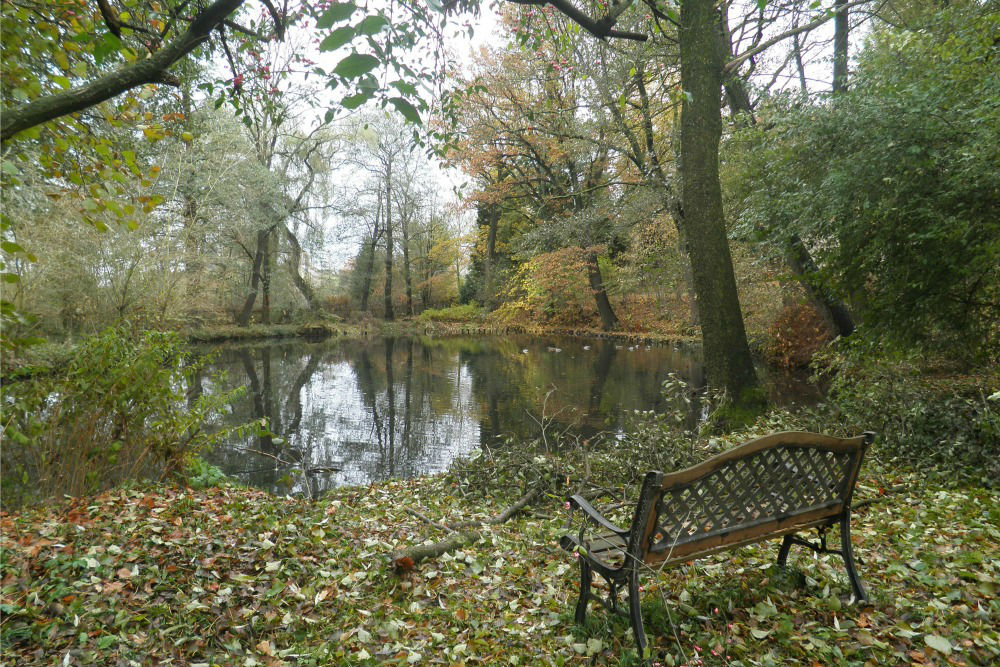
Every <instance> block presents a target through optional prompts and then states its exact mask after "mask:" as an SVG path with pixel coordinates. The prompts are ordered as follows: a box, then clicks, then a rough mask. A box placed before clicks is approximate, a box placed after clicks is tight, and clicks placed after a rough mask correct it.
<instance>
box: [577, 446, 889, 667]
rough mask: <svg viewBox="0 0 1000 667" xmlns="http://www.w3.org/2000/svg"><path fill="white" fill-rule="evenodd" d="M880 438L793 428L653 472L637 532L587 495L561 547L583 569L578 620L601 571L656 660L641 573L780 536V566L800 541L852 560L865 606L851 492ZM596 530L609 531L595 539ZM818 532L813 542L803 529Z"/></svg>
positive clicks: (645, 485)
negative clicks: (579, 519) (624, 594)
mask: <svg viewBox="0 0 1000 667" xmlns="http://www.w3.org/2000/svg"><path fill="white" fill-rule="evenodd" d="M873 438H874V434H872V433H865V434H864V435H861V436H858V437H855V438H846V439H844V438H833V437H829V436H825V435H818V434H815V433H802V432H786V433H776V434H774V435H769V436H766V437H763V438H760V439H758V440H754V441H752V442H748V443H745V444H743V445H740V446H738V447H735V448H733V449H730V450H728V451H726V452H723V453H721V454H719V455H717V456H714V457H712V458H710V459H708V460H706V461H704V462H702V463H700V464H698V465H695V466H692V467H690V468H686V469H684V470H680V471H678V472H674V473H671V474H664V473H662V472H659V471H652V472H649V473H647V474H646V476H645V478H644V479H643V482H642V488H641V490H640V492H639V500H638V502H637V503H636V505H635V510H634V512H633V515H632V517H633V518H632V525H631V526H630V527H629V528H619V527H618V526H616V525H615V524H614V523H612V522H611V521H609V520H608V519H607V518H606V517H604V516H603V515H602V514H601V513H600V512H598V511H597V510H596V509H594V507H593V506H592V505H591V504H590V503H589V502H588V501H587V500H586V499H585V498H583V497H582V496H579V495H576V496H573V497H572V498H570V505H571V506H574V507H576V508H579V509H580V510H582V511H583V513H584V515H585V516H586V519H587V521H584V523H583V525H582V527H581V528H580V531H579V533H578V534H576V535H572V534H571V535H564V536H563V537H562V539H561V540H560V545H561V546H562V548H563V549H565V550H567V551H569V552H576V553H577V554H578V560H579V563H580V599H579V601H578V602H577V605H576V621H577V623H583V621H584V619H585V618H586V615H587V603H588V601H589V600H590V597H591V581H592V577H593V572H597V573H598V574H600V575H601V576H602V577H604V579H605V580H606V581H607V582H608V588H609V594H608V599H607V600H603V599H598V601H599V602H601V603H602V604H603V605H604V606H605V607H607V608H609V609H610V610H611V611H618V610H619V607H618V588H619V587H620V586H622V585H624V584H627V587H628V602H629V617H630V621H631V625H632V631H633V633H634V634H635V640H636V644H637V645H638V647H639V655H640V659H642V660H643V661H644V664H646V661H648V659H649V656H648V655H647V651H646V635H645V634H644V632H643V627H642V611H641V609H640V607H639V575H640V573H641V572H642V570H643V569H652V570H654V571H655V570H656V569H658V568H664V567H669V566H672V565H676V564H679V563H685V562H688V561H690V560H693V559H694V558H698V557H701V556H705V555H707V554H711V553H715V552H718V551H724V550H727V549H734V548H736V547H739V546H743V545H746V544H752V543H754V542H760V541H762V540H768V539H771V538H776V537H782V538H784V539H783V540H782V542H781V548H780V549H779V550H778V565H779V566H781V567H784V565H785V562H786V560H787V558H788V551H789V549H791V547H792V545H793V544H798V545H802V546H805V547H809V548H810V549H813V550H814V551H817V552H819V553H836V554H839V555H840V556H841V557H842V558H843V559H844V565H845V566H846V568H847V574H848V577H849V578H850V581H851V587H852V588H853V591H854V597H855V599H857V600H863V601H864V600H867V599H868V598H867V595H866V593H865V589H864V587H863V586H862V585H861V579H860V578H859V577H858V573H857V569H856V568H855V565H854V555H853V552H852V549H851V533H850V528H851V526H850V522H851V496H852V494H853V492H854V484H855V482H856V481H857V478H858V470H859V469H860V467H861V460H862V458H863V457H864V454H865V450H867V448H868V445H870V444H871V442H872V439H873ZM838 522H839V523H840V549H839V550H833V549H827V547H826V530H827V529H828V528H829V527H831V526H832V525H833V524H835V523H838ZM591 524H594V525H596V526H598V527H599V528H600V529H601V530H600V531H599V532H594V533H592V534H588V531H587V528H588V527H589V526H590V525H591ZM811 528H816V529H818V530H819V535H820V542H819V544H814V543H812V542H809V541H806V540H804V539H801V538H799V537H798V536H797V535H796V533H799V532H801V531H804V530H806V529H811Z"/></svg>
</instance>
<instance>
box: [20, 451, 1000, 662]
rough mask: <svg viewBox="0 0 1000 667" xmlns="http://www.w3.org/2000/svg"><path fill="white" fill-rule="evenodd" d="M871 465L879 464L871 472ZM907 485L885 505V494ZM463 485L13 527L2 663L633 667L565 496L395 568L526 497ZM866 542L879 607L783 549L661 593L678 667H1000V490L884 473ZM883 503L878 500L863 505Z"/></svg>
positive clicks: (166, 491)
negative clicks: (572, 539)
mask: <svg viewBox="0 0 1000 667" xmlns="http://www.w3.org/2000/svg"><path fill="white" fill-rule="evenodd" d="M873 467H874V466H873ZM885 489H889V493H888V494H887V495H882V494H883V493H884V492H885ZM514 495H517V494H516V493H513V492H512V493H511V494H510V496H509V497H504V496H503V495H502V494H493V493H484V492H482V491H481V490H480V491H479V492H478V493H474V492H472V491H469V490H467V489H466V488H465V487H464V485H462V484H461V483H460V480H459V479H458V478H457V477H455V476H454V475H446V476H438V477H432V478H426V479H418V480H406V481H392V482H387V483H382V484H373V485H371V486H367V487H352V488H341V489H338V490H336V491H334V492H331V493H329V494H327V495H326V496H324V497H323V498H322V499H321V500H319V501H307V500H300V499H283V498H277V497H273V496H270V495H267V494H265V493H263V492H260V491H256V490H250V489H245V488H239V487H235V486H223V487H220V488H211V489H208V490H201V491H196V490H192V489H190V488H181V487H170V486H144V487H143V486H136V487H132V488H126V489H119V490H114V491H110V492H107V493H103V494H101V495H98V496H96V497H92V498H88V499H84V500H79V501H66V502H64V503H62V504H59V505H49V506H46V507H39V508H37V509H32V510H26V511H24V512H22V513H19V514H6V513H5V514H3V515H2V517H0V525H2V541H0V546H2V562H0V586H2V589H0V590H2V598H0V611H2V621H0V642H2V645H0V649H2V650H0V656H2V658H0V662H2V663H3V664H4V665H67V666H69V665H93V664H101V665H166V664H175V665H197V664H201V665H206V666H207V665H243V666H253V665H289V666H296V665H401V666H402V665H448V666H460V665H515V666H516V665H526V666H534V665H627V664H636V662H637V661H636V657H635V651H634V646H633V643H632V638H631V632H630V631H629V630H628V626H627V624H626V622H625V620H624V619H620V618H609V616H608V614H607V613H605V612H604V611H603V610H602V609H600V608H599V607H596V608H592V610H591V614H590V617H589V619H588V624H587V626H586V627H585V628H580V627H577V626H575V625H574V623H573V620H572V619H573V606H574V604H575V602H576V594H577V582H578V576H579V572H578V569H577V566H576V563H575V562H574V559H573V557H572V556H571V555H570V554H567V553H565V552H563V551H561V550H560V549H559V547H558V545H557V543H558V538H559V536H560V535H561V534H562V533H563V532H564V531H565V530H566V525H567V522H566V514H567V513H566V512H565V510H564V509H563V504H562V499H561V498H558V497H549V498H548V499H547V501H546V502H545V503H543V504H541V505H535V506H533V507H532V508H531V509H530V511H528V512H526V513H523V514H520V515H518V516H516V517H515V518H514V519H512V520H510V521H508V522H506V523H503V524H499V525H490V526H487V527H484V528H483V530H482V533H481V534H482V538H481V539H480V540H479V541H478V542H476V543H473V544H468V545H466V546H465V547H464V548H462V549H461V550H460V551H455V552H452V553H449V554H445V555H444V556H441V557H439V558H437V559H434V560H428V561H424V562H422V563H420V564H419V565H418V566H417V567H416V568H415V569H413V570H412V571H408V572H403V573H402V574H397V573H396V572H394V570H393V568H392V566H391V564H390V561H389V554H390V553H391V552H393V551H394V550H395V549H398V548H401V547H406V546H412V545H415V544H419V543H421V542H422V541H424V540H427V539H432V540H439V539H442V538H443V537H445V534H444V533H443V532H442V531H441V530H439V529H437V528H435V527H433V526H432V525H430V524H429V523H428V522H427V521H426V520H421V519H419V518H416V517H415V516H414V515H413V514H411V513H410V512H409V511H408V509H416V510H418V511H419V512H421V513H422V514H423V515H424V516H425V517H426V519H430V520H432V521H434V522H441V521H449V520H453V519H470V518H477V517H478V518H485V517H489V516H492V515H494V514H495V513H497V512H499V511H500V510H502V509H503V508H504V507H505V506H506V505H507V504H508V503H509V502H511V501H512V500H513V496H514ZM858 496H859V498H858V499H857V501H858V502H860V503H861V504H864V505H865V506H864V507H863V508H861V509H860V510H859V511H858V512H857V513H856V515H855V517H854V522H853V526H854V531H853V538H854V541H855V543H856V553H857V554H858V556H859V558H860V560H861V561H862V563H861V564H860V571H861V575H862V578H863V580H864V581H865V583H866V585H867V587H868V590H869V592H870V595H871V597H872V604H870V605H863V606H858V605H853V604H848V603H847V598H848V594H849V590H850V589H849V585H848V582H847V578H846V576H845V574H844V571H843V568H842V565H841V563H840V561H839V559H838V558H837V557H835V556H821V557H819V558H814V557H813V556H812V554H811V553H809V552H808V551H805V550H793V553H792V557H791V559H790V564H791V565H792V570H791V572H792V576H789V574H788V572H785V571H779V570H777V569H776V568H775V567H774V565H773V563H774V559H775V554H776V551H777V545H776V544H775V543H773V542H770V543H765V544H762V545H757V546H752V547H745V548H742V549H739V550H736V551H732V552H725V553H722V554H720V555H717V556H714V557H709V558H705V559H702V560H699V561H696V562H695V563H694V564H690V565H687V566H684V567H681V568H677V569H674V570H670V571H666V572H662V573H658V574H656V573H651V574H649V575H648V576H646V577H645V578H644V586H645V592H644V600H643V607H644V610H645V611H644V613H645V617H646V621H647V632H648V633H649V634H650V636H651V639H652V643H653V646H654V649H655V650H654V656H655V659H656V660H658V661H659V662H660V663H661V664H663V665H680V664H686V665H746V666H749V665H808V666H815V665H855V664H856V665H904V664H913V665H990V664H994V665H995V664H998V662H1000V633H998V628H1000V528H998V526H1000V503H998V493H997V492H996V491H988V490H984V489H978V488H944V487H941V486H939V485H937V484H936V483H931V482H927V481H926V480H924V479H923V478H922V477H918V476H916V475H913V474H906V473H896V472H892V471H887V470H876V471H875V472H874V473H873V472H872V471H871V470H869V469H868V466H867V465H866V471H865V473H863V477H862V479H861V480H860V482H859V487H858ZM866 500H868V501H872V502H868V503H866Z"/></svg>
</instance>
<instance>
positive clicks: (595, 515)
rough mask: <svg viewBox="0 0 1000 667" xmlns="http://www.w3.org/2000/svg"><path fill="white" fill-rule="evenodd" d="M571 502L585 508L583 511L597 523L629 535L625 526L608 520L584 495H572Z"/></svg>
mask: <svg viewBox="0 0 1000 667" xmlns="http://www.w3.org/2000/svg"><path fill="white" fill-rule="evenodd" d="M569 503H570V505H575V506H576V507H579V508H580V509H581V510H583V513H584V514H585V515H586V516H587V518H588V519H590V520H591V521H593V522H594V523H596V524H597V525H599V526H601V527H603V528H606V529H607V530H610V531H611V532H612V533H615V534H617V535H621V536H623V537H624V536H626V535H628V532H629V531H627V530H625V529H624V528H619V527H618V526H616V525H615V524H613V523H611V522H610V521H608V520H607V519H606V518H605V517H604V515H603V514H601V513H600V512H598V511H597V510H596V509H594V506H593V505H591V504H590V503H589V502H587V499H586V498H584V497H583V496H579V495H577V496H570V499H569Z"/></svg>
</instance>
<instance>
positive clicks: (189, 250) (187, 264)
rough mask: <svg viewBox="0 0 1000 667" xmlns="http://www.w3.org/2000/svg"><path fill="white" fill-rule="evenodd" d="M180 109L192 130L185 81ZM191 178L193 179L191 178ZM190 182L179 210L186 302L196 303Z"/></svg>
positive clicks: (195, 212)
mask: <svg viewBox="0 0 1000 667" xmlns="http://www.w3.org/2000/svg"><path fill="white" fill-rule="evenodd" d="M181 109H182V111H183V112H184V127H185V129H187V130H188V131H189V132H194V127H193V124H192V118H191V114H192V107H191V87H190V84H189V82H185V83H184V86H183V88H182V89H181ZM193 149H194V146H193V142H188V144H187V145H186V146H185V147H184V152H185V153H187V154H188V155H190V154H191V151H192V150H193ZM192 180H193V179H192ZM192 189H193V188H192V187H191V184H190V182H189V183H188V187H185V188H184V189H183V194H182V200H183V202H184V203H183V207H182V210H181V215H182V219H183V220H184V273H185V275H186V276H187V283H186V285H185V290H184V291H185V293H186V294H187V297H188V304H190V305H193V304H194V303H197V296H198V282H199V276H200V273H201V262H200V261H199V257H200V253H199V252H198V236H197V233H196V229H197V226H198V201H197V200H196V199H195V197H194V193H193V192H192Z"/></svg>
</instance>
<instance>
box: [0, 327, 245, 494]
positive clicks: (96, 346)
mask: <svg viewBox="0 0 1000 667" xmlns="http://www.w3.org/2000/svg"><path fill="white" fill-rule="evenodd" d="M204 363H205V360H204V359H201V360H195V359H193V358H192V357H191V356H189V354H188V352H187V351H186V349H185V347H184V344H183V343H182V341H181V339H180V338H179V337H178V336H177V335H175V334H170V333H157V332H145V333H136V332H134V331H133V330H131V329H130V328H129V327H127V326H120V327H115V328H111V329H108V330H106V331H104V332H103V333H101V334H99V335H96V336H93V337H91V338H88V339H86V340H84V341H83V342H82V343H81V344H80V345H79V346H78V347H77V348H75V349H74V351H73V354H72V356H71V357H70V359H69V360H68V361H67V362H66V364H65V365H64V366H63V367H62V368H61V369H59V370H57V371H55V372H52V373H50V374H47V375H41V376H38V377H33V378H29V379H25V380H21V381H18V382H7V383H4V385H3V388H2V405H0V410H2V414H0V425H2V436H3V440H4V447H3V450H2V454H0V456H2V462H0V463H2V476H3V477H2V481H3V487H2V501H3V504H4V506H5V507H11V506H18V505H21V504H23V503H28V502H33V501H38V500H42V499H46V498H50V497H53V496H61V495H71V496H81V495H86V494H91V493H95V492H97V491H100V490H101V489H106V488H111V487H113V486H115V485H117V484H120V483H122V482H124V481H126V480H133V479H139V478H146V477H154V478H164V477H166V476H170V475H171V474H173V473H175V472H177V471H178V470H179V468H180V466H182V464H183V462H184V460H185V458H186V457H187V456H188V455H189V454H191V453H197V452H199V451H202V450H203V449H205V448H206V447H209V446H211V445H212V444H214V443H215V442H216V441H217V440H218V439H219V438H221V437H224V436H225V435H226V434H227V433H230V432H232V431H233V430H242V429H248V428H249V425H247V426H243V427H237V428H236V429H226V430H222V431H218V430H212V429H210V428H207V426H206V425H208V424H211V423H212V422H213V420H214V417H215V415H217V414H218V413H219V411H220V410H223V409H228V404H229V402H230V401H231V400H232V399H233V398H234V395H235V393H237V392H232V393H220V394H199V395H194V394H191V395H189V394H188V393H187V391H186V388H187V387H189V386H191V383H190V382H189V378H190V377H191V376H192V374H193V373H194V372H195V371H196V370H197V367H198V366H199V365H201V364H204Z"/></svg>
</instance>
